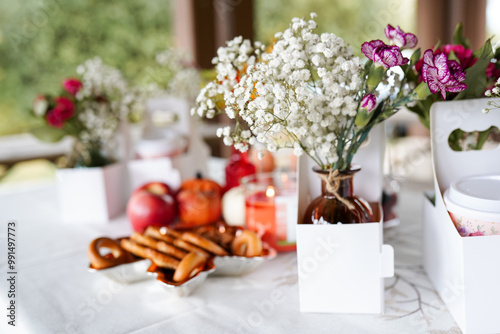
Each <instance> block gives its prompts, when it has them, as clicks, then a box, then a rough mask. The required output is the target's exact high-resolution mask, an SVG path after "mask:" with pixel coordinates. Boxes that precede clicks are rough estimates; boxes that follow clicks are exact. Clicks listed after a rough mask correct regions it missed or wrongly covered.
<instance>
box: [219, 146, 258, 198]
mask: <svg viewBox="0 0 500 334" xmlns="http://www.w3.org/2000/svg"><path fill="white" fill-rule="evenodd" d="M253 174H255V166H254V165H253V164H252V163H251V162H250V160H249V159H248V153H247V152H240V151H239V150H237V149H235V148H234V147H232V148H231V157H230V158H229V163H228V164H227V166H226V186H225V187H224V192H226V191H228V190H229V189H231V188H234V187H237V186H239V185H240V182H241V179H242V178H243V177H245V176H248V175H253Z"/></svg>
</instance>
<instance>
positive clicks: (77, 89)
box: [31, 57, 147, 167]
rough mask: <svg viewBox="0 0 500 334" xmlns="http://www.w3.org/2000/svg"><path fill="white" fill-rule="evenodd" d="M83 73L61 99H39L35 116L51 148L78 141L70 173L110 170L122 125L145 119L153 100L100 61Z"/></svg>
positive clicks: (83, 68)
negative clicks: (141, 115)
mask: <svg viewBox="0 0 500 334" xmlns="http://www.w3.org/2000/svg"><path fill="white" fill-rule="evenodd" d="M77 73H78V75H79V76H80V78H70V79H66V80H64V81H63V84H62V88H63V89H62V90H61V93H60V94H58V95H56V96H53V95H48V94H45V95H39V96H38V97H37V98H36V99H35V101H34V103H33V114H34V115H35V116H37V117H39V118H40V119H42V120H43V121H44V122H43V125H41V126H38V127H36V128H34V129H32V131H31V132H32V133H33V134H34V135H35V136H36V137H37V138H39V139H41V140H44V141H49V142H56V141H59V140H61V139H62V138H63V137H65V136H71V137H74V139H75V141H74V148H73V150H72V151H71V152H70V154H69V155H68V156H67V157H66V160H65V162H64V164H63V165H64V166H65V167H76V166H83V167H98V166H104V165H107V164H109V163H111V162H113V161H114V160H115V159H116V157H115V156H114V154H113V153H114V151H116V148H115V147H113V144H114V139H115V136H116V133H117V130H118V126H119V124H120V122H121V121H126V120H128V119H129V118H130V116H131V115H132V114H134V113H142V109H143V107H144V101H145V98H146V97H147V94H146V93H145V91H144V90H142V89H139V88H137V87H132V86H130V85H129V83H128V82H127V81H126V80H125V78H124V77H123V75H122V73H121V72H120V71H119V70H118V69H116V68H113V67H110V66H107V65H105V64H104V63H103V62H102V60H101V59H100V58H97V57H96V58H93V59H89V60H87V61H85V62H84V63H83V64H82V65H80V66H78V68H77Z"/></svg>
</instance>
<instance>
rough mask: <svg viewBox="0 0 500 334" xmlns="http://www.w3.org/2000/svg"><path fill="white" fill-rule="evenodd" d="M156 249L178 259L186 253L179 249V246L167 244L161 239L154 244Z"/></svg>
mask: <svg viewBox="0 0 500 334" xmlns="http://www.w3.org/2000/svg"><path fill="white" fill-rule="evenodd" d="M156 249H157V250H159V251H160V252H163V253H165V254H168V255H171V256H173V257H175V258H178V259H179V260H180V259H182V258H184V256H186V255H187V254H188V253H187V252H185V251H182V250H180V249H179V248H177V247H175V246H172V245H171V244H167V243H166V242H163V241H158V243H157V244H156Z"/></svg>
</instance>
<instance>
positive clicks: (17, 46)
mask: <svg viewBox="0 0 500 334" xmlns="http://www.w3.org/2000/svg"><path fill="white" fill-rule="evenodd" d="M206 1H210V0H206ZM219 1H226V0H219ZM228 1H233V0H228ZM170 2H171V1H170V0H133V1H119V0H107V1H102V0H23V1H18V0H2V1H1V2H0V135H7V134H14V133H19V132H25V131H27V130H28V129H29V128H30V127H31V126H32V125H34V122H35V120H34V119H33V118H31V117H30V112H29V109H30V106H31V103H32V101H33V99H34V97H35V96H36V95H37V94H38V93H54V92H57V91H58V90H59V89H60V85H61V81H62V79H63V78H65V77H71V76H75V75H76V73H75V69H76V66H77V65H78V64H81V63H82V62H83V61H85V60H86V59H88V58H91V57H94V56H99V57H101V58H102V59H103V61H104V62H105V63H106V64H109V65H112V66H116V67H118V68H119V69H120V70H122V71H123V72H124V74H125V75H126V77H127V78H129V79H131V80H133V82H134V83H140V82H143V81H144V80H145V77H146V76H148V75H151V73H148V71H147V69H148V67H149V66H153V64H154V56H155V54H156V53H157V52H159V51H161V50H164V49H165V48H167V47H168V46H171V45H172V44H173V33H172V17H171V13H172V6H171V3H170ZM416 2H417V1H416V0H402V1H395V0H373V1H366V0H349V1H342V0H308V1H304V0H254V5H255V24H254V27H255V37H256V39H258V40H261V41H262V42H265V43H269V42H270V41H271V40H272V39H273V36H274V33H276V32H277V31H283V30H284V29H286V28H287V27H288V24H289V22H290V19H291V18H292V17H295V16H299V17H302V16H304V15H308V13H310V12H312V11H314V12H316V13H318V15H319V16H318V19H317V20H318V23H319V31H320V32H325V31H328V32H334V33H335V34H337V35H339V36H342V37H343V38H344V39H345V40H346V42H348V43H350V44H351V45H352V46H353V49H354V50H355V51H356V52H357V53H358V54H359V47H360V45H361V43H362V42H363V41H366V40H370V39H375V38H382V37H383V35H382V34H383V28H384V27H385V25H386V24H387V22H391V23H392V24H393V25H400V26H401V27H402V28H403V29H404V30H408V31H413V32H415V30H416V29H415V28H416V22H415V18H416V14H415V13H416Z"/></svg>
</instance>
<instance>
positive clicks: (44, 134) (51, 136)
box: [30, 125, 66, 143]
mask: <svg viewBox="0 0 500 334" xmlns="http://www.w3.org/2000/svg"><path fill="white" fill-rule="evenodd" d="M30 132H31V134H32V135H34V136H35V137H36V138H38V139H40V140H42V141H46V142H49V143H55V142H58V141H60V140H61V139H62V138H63V137H64V136H65V135H66V131H64V130H63V129H56V128H53V127H50V126H48V125H45V126H41V127H38V128H34V129H31V131H30Z"/></svg>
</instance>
